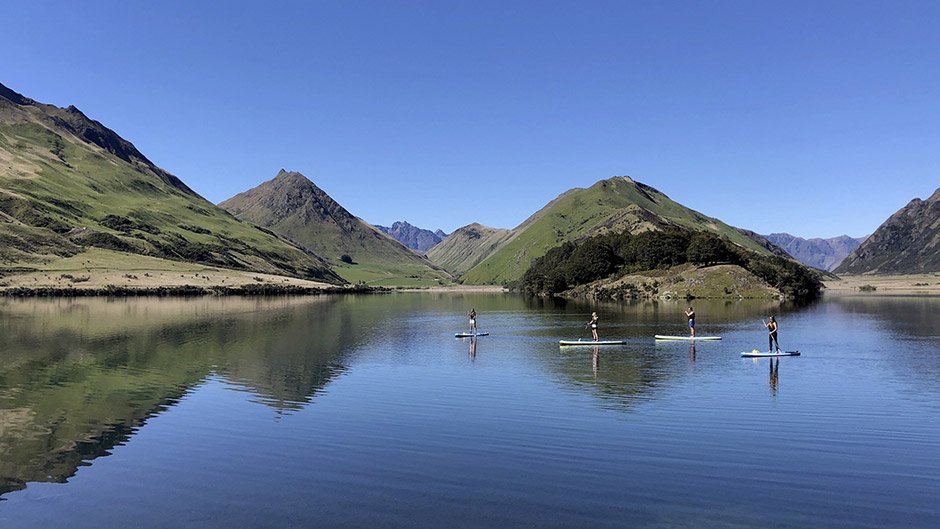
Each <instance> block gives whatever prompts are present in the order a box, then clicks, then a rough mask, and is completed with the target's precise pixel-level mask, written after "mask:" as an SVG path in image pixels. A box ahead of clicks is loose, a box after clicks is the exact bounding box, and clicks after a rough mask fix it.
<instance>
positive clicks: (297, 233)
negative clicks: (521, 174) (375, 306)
mask: <svg viewBox="0 0 940 529" xmlns="http://www.w3.org/2000/svg"><path fill="white" fill-rule="evenodd" d="M219 206H221V207H222V208H224V209H225V210H226V211H228V212H230V213H231V214H232V215H234V216H235V217H237V218H238V219H240V220H243V221H246V222H250V223H252V224H255V225H258V226H261V227H263V228H265V229H269V230H271V231H273V232H274V233H277V234H278V235H280V236H282V237H285V238H286V239H288V240H290V241H293V242H295V243H296V244H298V245H300V246H302V247H304V248H308V249H309V250H310V251H313V252H316V253H317V254H318V255H322V256H324V257H326V258H328V259H330V261H331V262H332V264H333V266H334V270H335V271H336V272H337V273H338V274H339V275H340V276H342V277H343V278H344V279H346V280H347V281H350V282H359V281H364V282H366V283H369V284H373V285H392V284H394V285H403V284H411V283H422V282H424V283H427V282H431V283H436V282H438V281H447V282H449V281H450V280H451V276H450V274H448V273H447V272H445V271H444V270H443V269H440V268H438V267H436V266H434V265H432V264H431V262H430V261H428V260H427V259H426V258H424V257H422V256H419V255H418V254H416V253H415V252H413V251H411V250H409V249H408V248H406V247H405V246H403V245H402V244H401V243H400V242H398V241H396V240H395V239H393V238H391V237H390V236H388V235H386V234H385V233H383V232H382V231H380V230H378V229H377V228H375V227H374V226H372V225H371V224H369V223H367V222H365V221H363V220H362V219H360V218H358V217H356V216H354V215H353V214H351V213H350V212H349V211H347V210H346V209H345V208H344V207H342V206H341V205H339V204H338V203H337V202H336V201H335V200H333V199H332V198H331V197H330V196H329V195H328V194H326V193H325V192H324V191H323V190H322V189H320V188H319V187H317V186H316V185H315V184H314V183H313V182H311V181H310V180H309V179H308V178H307V177H305V176H304V175H302V174H300V173H297V172H288V171H285V170H283V169H282V170H281V171H280V172H279V173H278V174H277V175H276V176H275V177H274V178H273V179H271V180H268V181H267V182H264V183H262V184H261V185H259V186H257V187H255V188H253V189H250V190H248V191H245V192H243V193H239V194H237V195H235V196H234V197H232V198H230V199H228V200H225V201H223V202H221V203H220V204H219Z"/></svg>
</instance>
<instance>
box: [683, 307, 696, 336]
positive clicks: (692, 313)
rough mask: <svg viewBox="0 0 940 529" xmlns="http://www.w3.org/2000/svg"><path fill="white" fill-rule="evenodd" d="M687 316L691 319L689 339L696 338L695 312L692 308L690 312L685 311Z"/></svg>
mask: <svg viewBox="0 0 940 529" xmlns="http://www.w3.org/2000/svg"><path fill="white" fill-rule="evenodd" d="M685 315H686V316H688V318H689V337H690V338H695V311H694V310H692V307H691V306H690V307H689V310H687V311H685Z"/></svg>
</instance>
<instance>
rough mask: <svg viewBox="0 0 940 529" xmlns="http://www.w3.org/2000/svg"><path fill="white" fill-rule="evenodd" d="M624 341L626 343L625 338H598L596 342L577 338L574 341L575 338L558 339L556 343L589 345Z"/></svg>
mask: <svg viewBox="0 0 940 529" xmlns="http://www.w3.org/2000/svg"><path fill="white" fill-rule="evenodd" d="M625 343H627V342H626V341H625V340H600V341H597V342H595V341H593V340H577V341H576V340H560V341H559V342H558V345H589V346H593V345H623V344H625Z"/></svg>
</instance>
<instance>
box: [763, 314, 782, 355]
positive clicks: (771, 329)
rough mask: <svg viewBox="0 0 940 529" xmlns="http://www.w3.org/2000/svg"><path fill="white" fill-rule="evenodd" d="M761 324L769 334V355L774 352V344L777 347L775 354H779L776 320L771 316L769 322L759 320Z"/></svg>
mask: <svg viewBox="0 0 940 529" xmlns="http://www.w3.org/2000/svg"><path fill="white" fill-rule="evenodd" d="M761 322H763V323H764V327H767V332H768V333H769V338H768V341H769V342H770V345H769V347H770V352H771V353H772V352H774V345H775V344H776V346H777V352H778V353H779V352H780V342H778V341H777V320H776V318H774V317H773V316H771V317H770V321H769V322H765V321H764V320H761Z"/></svg>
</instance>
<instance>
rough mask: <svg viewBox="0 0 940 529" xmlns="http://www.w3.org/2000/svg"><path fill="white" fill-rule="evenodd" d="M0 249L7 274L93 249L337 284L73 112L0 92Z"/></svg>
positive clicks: (306, 256)
mask: <svg viewBox="0 0 940 529" xmlns="http://www.w3.org/2000/svg"><path fill="white" fill-rule="evenodd" d="M0 242H2V244H0V268H2V269H4V270H6V271H7V273H10V272H11V271H18V270H29V269H35V268H38V267H45V266H49V265H50V264H51V263H52V262H54V261H56V260H58V259H62V258H68V257H70V256H74V255H76V254H80V253H81V252H84V251H86V250H87V249H88V248H100V249H105V250H112V251H116V252H123V253H127V254H137V255H143V256H149V257H157V258H163V259H170V260H176V261H184V262H191V263H200V264H204V265H210V266H217V267H224V268H230V269H235V270H246V271H253V272H262V273H269V274H276V275H286V276H292V277H298V278H304V279H311V280H317V281H325V282H330V283H342V282H343V280H342V279H341V278H340V277H339V276H337V275H336V274H335V273H333V272H332V271H331V270H330V269H329V266H328V265H327V264H326V263H325V262H323V261H322V260H321V259H319V258H318V257H317V256H315V255H313V254H312V253H310V252H306V251H304V250H302V249H299V248H297V247H295V246H293V245H291V244H289V243H288V242H286V241H283V240H281V239H279V238H278V237H277V236H276V235H275V234H273V233H270V232H265V231H263V230H260V229H258V228H257V227H255V226H252V225H250V224H247V223H244V222H240V221H238V220H237V219H235V218H234V217H232V216H231V215H230V214H228V213H227V212H225V211H224V210H222V209H221V208H218V207H217V206H215V205H213V204H211V203H210V202H208V201H206V200H205V199H203V198H202V197H200V196H199V195H197V194H195V193H194V192H193V191H192V190H190V189H189V188H188V187H186V185H185V184H183V183H182V181H180V180H179V179H178V178H176V177H175V176H173V175H170V174H169V173H167V172H165V171H163V170H162V169H160V168H158V167H156V166H155V165H154V164H153V163H152V162H150V161H149V160H147V158H146V157H144V156H143V155H142V154H141V153H140V152H139V151H137V149H136V148H134V146H133V145H131V144H130V143H129V142H127V141H125V140H123V139H121V138H120V137H119V136H118V135H117V134H115V133H114V132H113V131H111V130H110V129H107V128H106V127H104V126H103V125H101V124H100V123H98V122H96V121H93V120H91V119H89V118H87V117H86V116H85V115H84V114H82V113H81V112H80V111H78V109H75V108H74V107H69V108H68V109H61V108H57V107H54V106H51V105H43V104H39V103H36V102H34V101H32V100H29V99H27V98H24V97H23V96H20V95H19V94H16V93H15V92H12V91H10V90H9V89H7V88H5V87H3V86H2V85H0Z"/></svg>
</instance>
